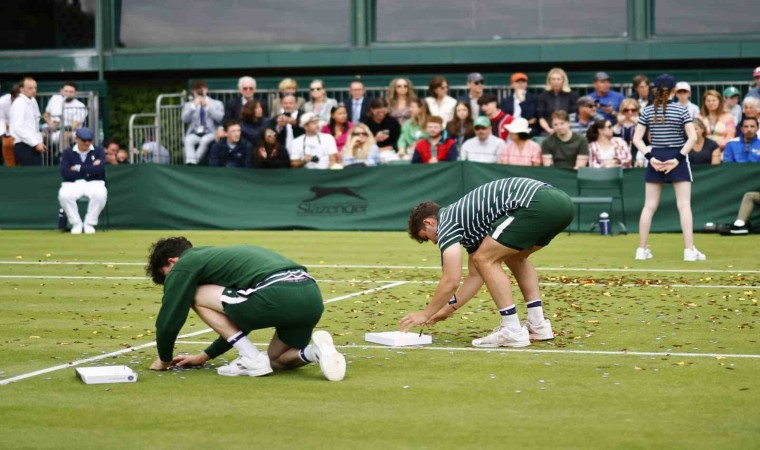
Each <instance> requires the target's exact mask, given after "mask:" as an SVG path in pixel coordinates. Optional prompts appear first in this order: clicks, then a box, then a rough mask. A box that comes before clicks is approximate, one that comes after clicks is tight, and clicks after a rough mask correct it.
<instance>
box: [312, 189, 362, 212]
mask: <svg viewBox="0 0 760 450" xmlns="http://www.w3.org/2000/svg"><path fill="white" fill-rule="evenodd" d="M309 190H310V191H311V192H312V194H313V196H312V197H311V198H307V199H305V200H303V201H301V203H299V204H298V214H299V215H313V216H343V215H353V214H366V213H367V206H368V205H369V203H368V202H367V199H365V198H364V197H362V196H361V195H359V194H358V193H356V192H355V191H354V190H353V189H351V188H349V187H321V186H312V187H311V188H310V189H309Z"/></svg>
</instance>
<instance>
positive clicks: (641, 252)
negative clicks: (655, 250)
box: [636, 247, 652, 260]
mask: <svg viewBox="0 0 760 450" xmlns="http://www.w3.org/2000/svg"><path fill="white" fill-rule="evenodd" d="M636 259H639V260H645V259H652V252H651V251H650V250H649V248H641V247H639V248H637V249H636Z"/></svg>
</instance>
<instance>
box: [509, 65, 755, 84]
mask: <svg viewBox="0 0 760 450" xmlns="http://www.w3.org/2000/svg"><path fill="white" fill-rule="evenodd" d="M758 69H760V67H758ZM518 80H525V81H528V76H527V75H525V74H524V73H522V72H515V73H513V74H512V83H514V82H515V81H518Z"/></svg>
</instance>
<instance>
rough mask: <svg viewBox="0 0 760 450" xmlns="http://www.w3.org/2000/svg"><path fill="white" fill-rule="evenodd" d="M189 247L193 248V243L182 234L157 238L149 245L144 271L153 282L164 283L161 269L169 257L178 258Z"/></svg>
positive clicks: (164, 276)
mask: <svg viewBox="0 0 760 450" xmlns="http://www.w3.org/2000/svg"><path fill="white" fill-rule="evenodd" d="M189 248H193V244H192V243H191V242H190V241H188V240H187V239H186V238H185V237H184V236H177V237H170V238H166V239H159V240H158V241H156V242H154V243H153V245H151V246H150V254H149V255H148V265H147V266H145V273H146V274H147V275H148V276H150V278H151V279H152V280H153V282H154V283H156V284H164V281H165V280H166V275H164V273H163V272H162V271H161V269H163V268H164V267H166V266H167V265H169V258H178V257H180V256H182V254H183V253H185V250H187V249H189Z"/></svg>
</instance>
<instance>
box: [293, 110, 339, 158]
mask: <svg viewBox="0 0 760 450" xmlns="http://www.w3.org/2000/svg"><path fill="white" fill-rule="evenodd" d="M299 125H301V128H303V130H304V134H302V135H301V136H298V137H297V138H295V139H293V140H292V141H290V142H289V143H288V154H289V155H290V165H291V167H302V166H305V167H306V168H307V169H331V168H336V169H337V168H339V165H338V147H337V145H336V144H335V138H334V137H332V135H330V134H327V133H320V132H319V116H318V115H316V114H314V113H313V112H307V113H305V114H303V115H302V116H301V119H300V123H299Z"/></svg>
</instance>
